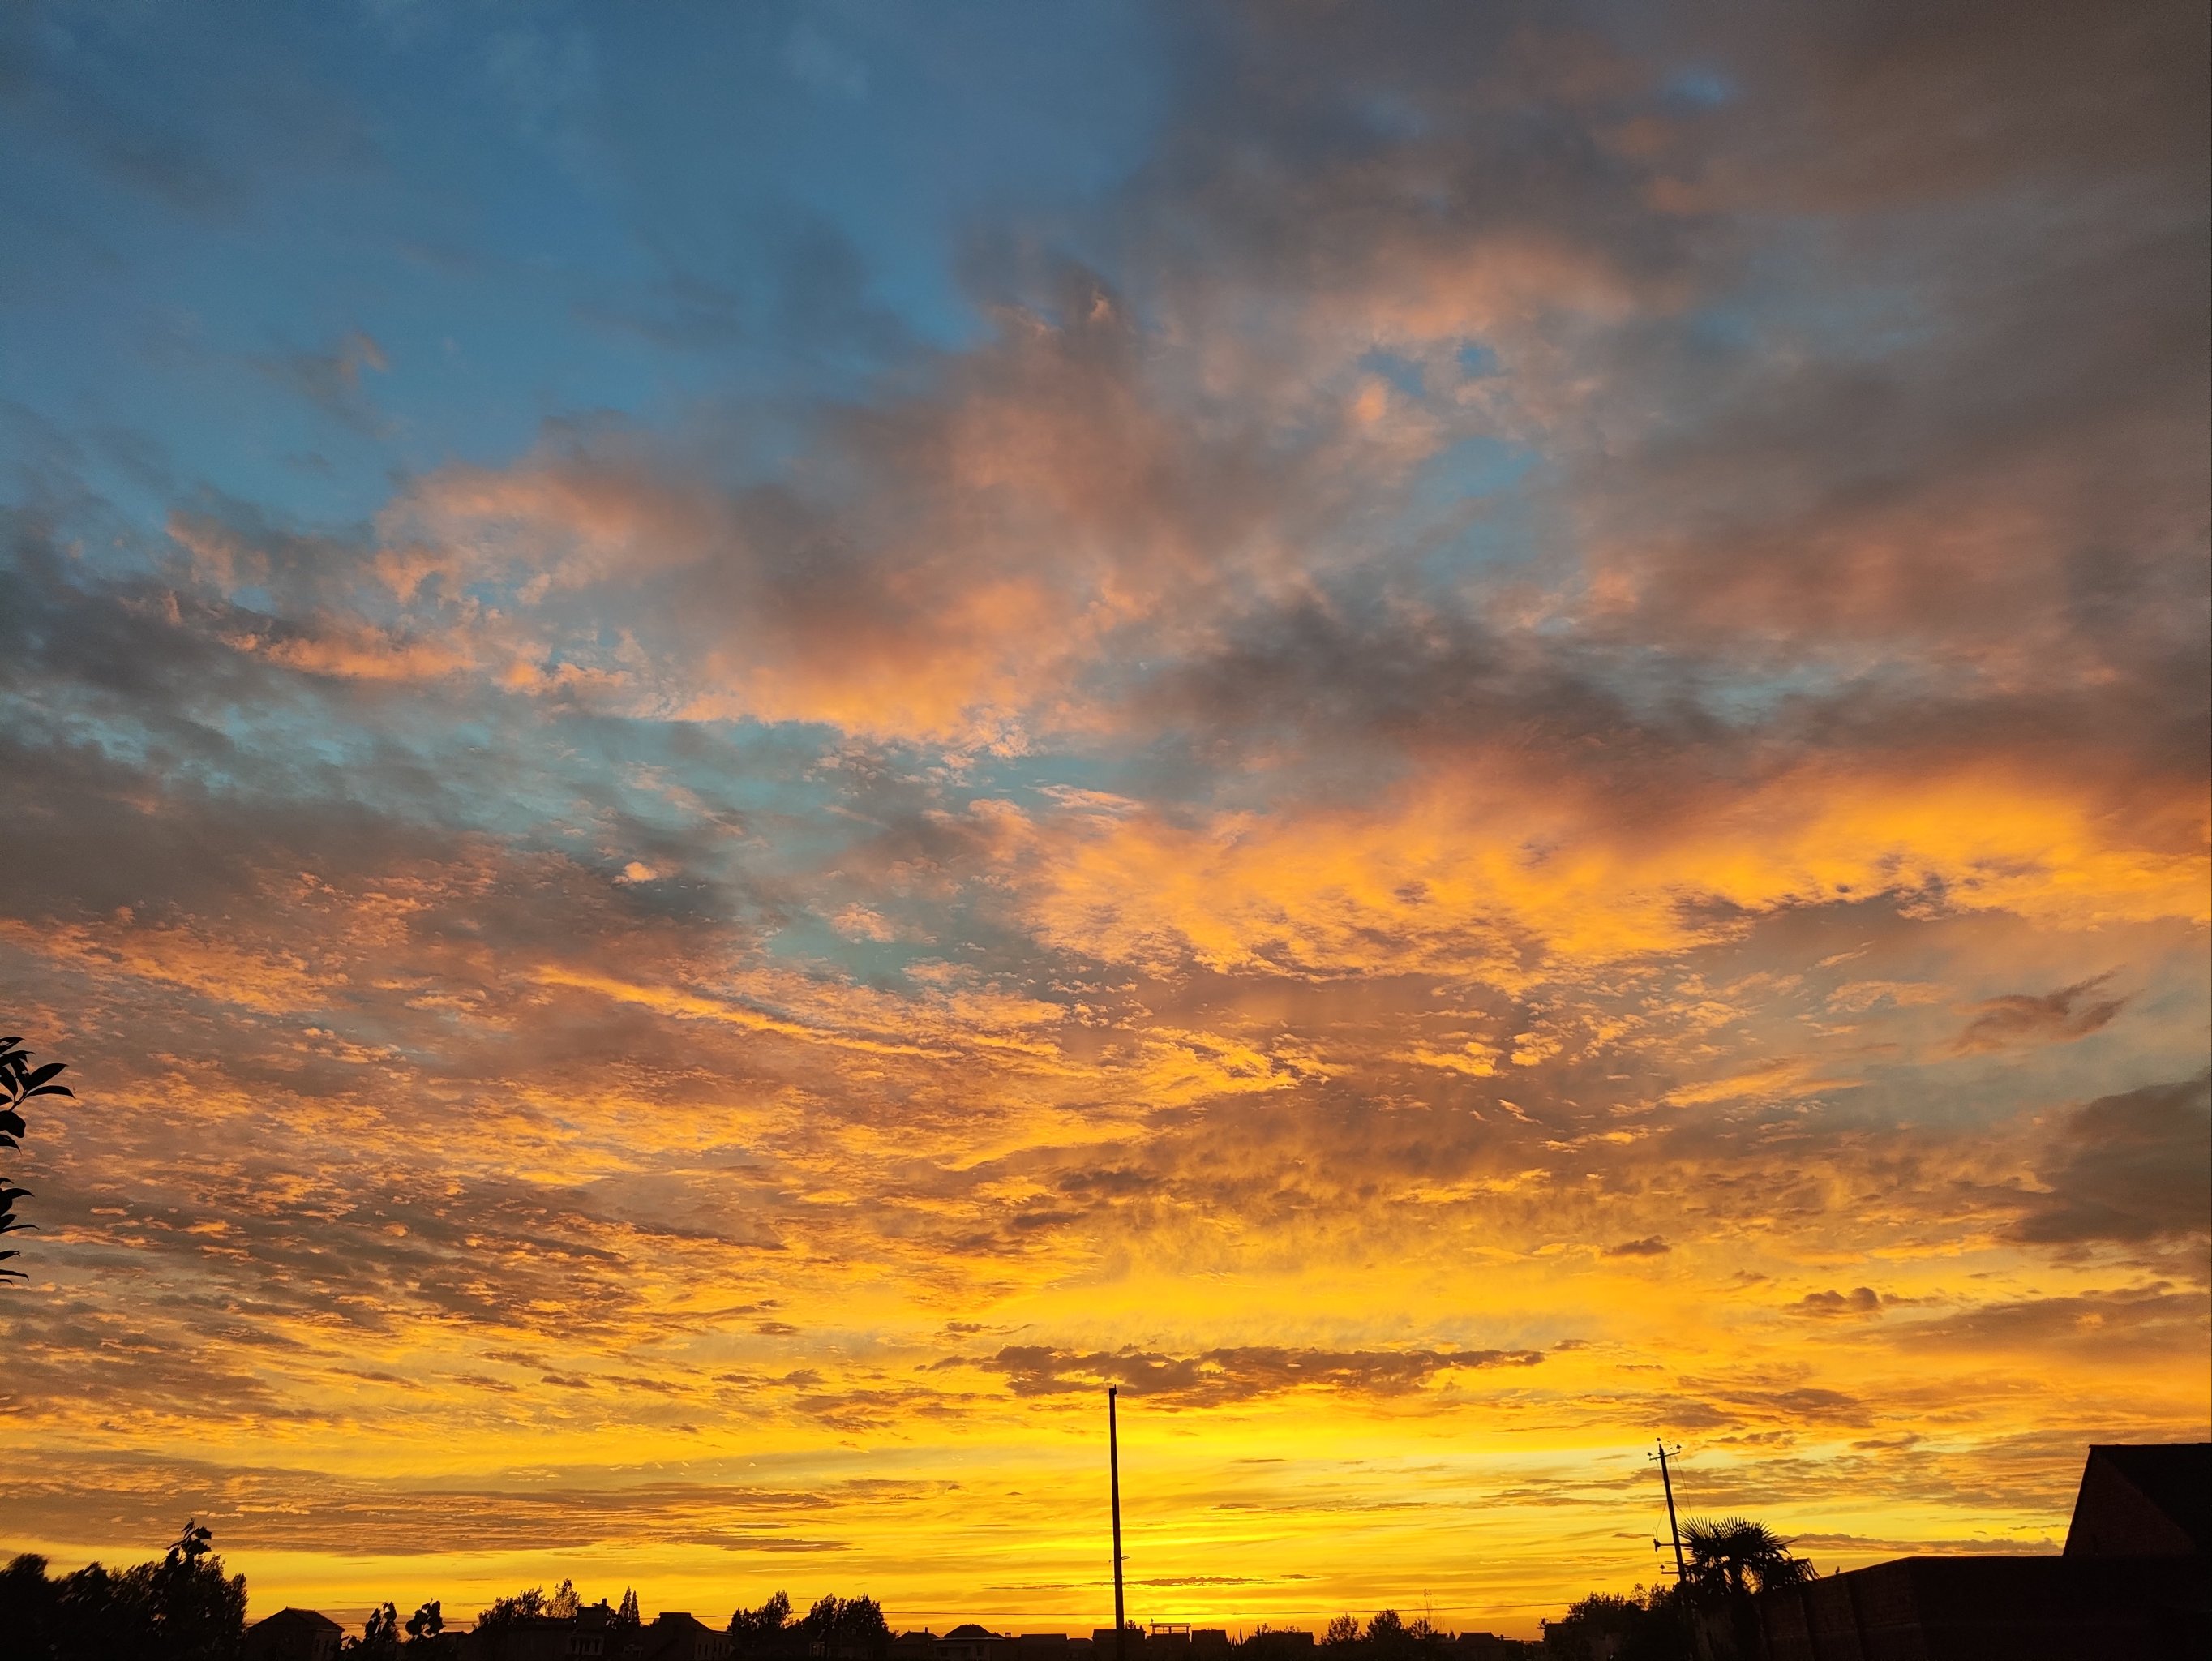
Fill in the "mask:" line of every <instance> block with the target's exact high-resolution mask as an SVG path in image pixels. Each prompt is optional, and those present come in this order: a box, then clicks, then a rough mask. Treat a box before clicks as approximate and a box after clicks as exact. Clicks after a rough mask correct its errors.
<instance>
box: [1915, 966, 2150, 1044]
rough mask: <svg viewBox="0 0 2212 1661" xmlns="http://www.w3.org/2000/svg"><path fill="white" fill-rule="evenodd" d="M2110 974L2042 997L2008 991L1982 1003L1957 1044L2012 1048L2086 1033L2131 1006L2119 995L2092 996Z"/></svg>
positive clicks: (2103, 1025) (2104, 1025)
mask: <svg viewBox="0 0 2212 1661" xmlns="http://www.w3.org/2000/svg"><path fill="white" fill-rule="evenodd" d="M2110 979H2112V977H2111V976H2110V975H2099V976H2096V977H2094V978H2093V979H2090V980H2086V981H2077V982H2075V983H2074V984H2073V985H2072V986H2062V987H2060V988H2059V989H2058V990H2057V991H2056V992H2046V993H2045V994H2044V995H2042V996H2040V997H2036V996H2033V995H2029V994H2027V993H2024V992H2014V993H2008V994H2007V995H2005V996H2003V997H2002V998H1991V999H1990V1000H1989V1001H1987V1002H1985V1003H1984V1004H1983V1005H1982V1007H1981V1008H1980V1010H1979V1011H1978V1013H1976V1014H1975V1016H1974V1019H1972V1020H1971V1021H1969V1022H1967V1023H1966V1031H1963V1032H1961V1033H1960V1035H1959V1037H1958V1042H1957V1045H1956V1048H1957V1049H1958V1050H1960V1052H1961V1053H1962V1054H1972V1053H1973V1052H1975V1051H1977V1050H2010V1049H2014V1048H2016V1047H2018V1046H2021V1045H2025V1044H2038V1043H2067V1042H2069V1041H2070V1040H2072V1039H2075V1038H2086V1037H2088V1036H2089V1034H2091V1033H2092V1032H2095V1031H2100V1030H2102V1029H2103V1028H2104V1027H2106V1026H2107V1025H2110V1024H2111V1022H2112V1018H2113V1017H2114V1016H2115V1015H2117V1014H2118V1013H2120V1011H2121V1010H2123V1009H2124V1008H2125V1007H2127V1002H2128V1001H2127V1000H2126V999H2125V998H2124V997H2120V998H2094V997H2092V996H2091V994H2092V993H2093V992H2095V991H2096V990H2097V989H2099V988H2100V987H2102V986H2103V985H2104V984H2105V983H2106V981H2108V980H2110Z"/></svg>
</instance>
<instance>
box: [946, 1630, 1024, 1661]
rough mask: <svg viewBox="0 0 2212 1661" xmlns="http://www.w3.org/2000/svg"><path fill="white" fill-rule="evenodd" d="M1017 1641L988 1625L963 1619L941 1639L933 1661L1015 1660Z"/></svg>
mask: <svg viewBox="0 0 2212 1661" xmlns="http://www.w3.org/2000/svg"><path fill="white" fill-rule="evenodd" d="M1016 1647H1017V1646H1016V1643H1015V1640H1012V1639H1011V1638H1006V1637H1003V1636H1001V1635H1000V1634H998V1633H995V1632H993V1631H991V1630H990V1629H989V1628H987V1627H981V1626H978V1625H977V1624H976V1623H975V1621H962V1622H961V1623H960V1624H959V1625H958V1626H957V1627H955V1628H952V1630H951V1632H948V1633H946V1634H945V1636H944V1637H942V1638H940V1639H939V1640H937V1643H936V1645H935V1646H934V1647H933V1649H932V1651H931V1656H932V1661H1014V1657H1015V1654H1016Z"/></svg>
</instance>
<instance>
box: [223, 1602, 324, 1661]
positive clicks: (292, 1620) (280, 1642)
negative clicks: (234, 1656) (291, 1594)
mask: <svg viewBox="0 0 2212 1661" xmlns="http://www.w3.org/2000/svg"><path fill="white" fill-rule="evenodd" d="M344 1636H345V1628H343V1627H341V1626H340V1625H338V1623H337V1621H333V1620H331V1617H330V1616H329V1615H324V1614H321V1613H320V1612H319V1611H317V1610H315V1609H279V1610H277V1611H276V1614H274V1615H270V1616H269V1617H268V1618H267V1619H266V1620H262V1621H255V1622H254V1623H253V1624H252V1626H250V1627H248V1628H246V1641H245V1643H244V1645H243V1646H241V1647H240V1651H239V1653H240V1655H241V1656H243V1657H244V1658H245V1661H332V1658H333V1657H335V1656H336V1655H337V1652H338V1642H339V1640H341V1639H343V1637H344Z"/></svg>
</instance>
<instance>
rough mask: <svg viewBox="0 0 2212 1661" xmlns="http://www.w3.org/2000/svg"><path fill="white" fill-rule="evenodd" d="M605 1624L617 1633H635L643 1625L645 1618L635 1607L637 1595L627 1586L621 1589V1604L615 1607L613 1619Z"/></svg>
mask: <svg viewBox="0 0 2212 1661" xmlns="http://www.w3.org/2000/svg"><path fill="white" fill-rule="evenodd" d="M607 1624H608V1625H609V1626H610V1627H611V1628H613V1629H614V1630H615V1631H617V1632H635V1631H637V1630H638V1629H639V1628H641V1627H642V1626H644V1625H645V1616H644V1615H643V1614H642V1613H641V1611H640V1610H639V1609H638V1607H637V1594H636V1593H635V1591H631V1590H630V1589H629V1587H628V1586H624V1587H623V1595H622V1602H621V1603H617V1604H616V1605H615V1618H614V1619H613V1620H612V1621H609V1622H608V1623H607Z"/></svg>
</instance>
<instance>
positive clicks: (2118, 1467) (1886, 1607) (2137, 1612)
mask: <svg viewBox="0 0 2212 1661" xmlns="http://www.w3.org/2000/svg"><path fill="white" fill-rule="evenodd" d="M2208 1475H2212V1444H2207V1443H2202V1442H2196V1443H2178V1444H2172V1445H2165V1446H2145V1447H2126V1446H2098V1447H2093V1448H2092V1449H2091V1450H2090V1451H2089V1457H2088V1462H2087V1466H2086V1467H2085V1469H2083V1471H2082V1474H2081V1489H2080V1491H2079V1493H2078V1494H2076V1495H2075V1502H2074V1521H2073V1526H2072V1527H2071V1528H2070V1529H2069V1530H2068V1533H2067V1536H2066V1550H2065V1552H2064V1554H2063V1555H2042V1556H2002V1557H1998V1556H1987V1557H1901V1558H1899V1559H1897V1560H1896V1561H1893V1562H1888V1563H1876V1564H1874V1565H1873V1566H1871V1567H1867V1568H1863V1569H1852V1570H1850V1572H1848V1573H1843V1574H1837V1575H1831V1576H1829V1577H1828V1578H1826V1579H1820V1580H1813V1581H1808V1582H1807V1583H1806V1584H1804V1585H1797V1586H1786V1587H1778V1588H1776V1589H1775V1590H1773V1591H1765V1592H1761V1593H1760V1594H1759V1596H1758V1597H1756V1598H1754V1599H1753V1600H1752V1604H1751V1613H1752V1615H1753V1620H1752V1622H1751V1630H1749V1631H1748V1632H1747V1633H1742V1634H1740V1641H1739V1642H1738V1643H1737V1645H1736V1648H1737V1649H1738V1650H1739V1652H1747V1653H1745V1654H1744V1661H1751V1656H1752V1655H1754V1654H1755V1655H1756V1656H1758V1657H1759V1661H1873V1658H1876V1657H1882V1658H1887V1657H1899V1658H1906V1657H1909V1658H1911V1661H1984V1658H1999V1657H2002V1658H2004V1661H2165V1658H2172V1661H2203V1658H2204V1657H2205V1656H2207V1655H2212V1566H2208V1561H2207V1557H2206V1553H2205V1532H2206V1522H2207V1511H2208V1508H2212V1497H2208V1484H2207V1481H2206V1479H2207V1476H2208ZM1707 1632H1708V1634H1709V1636H1711V1637H1714V1638H1718V1639H1725V1638H1727V1637H1728V1636H1729V1634H1724V1633H1722V1632H1719V1631H1717V1629H1716V1628H1715V1627H1714V1625H1713V1623H1711V1622H1710V1621H1709V1622H1708V1623H1707ZM1754 1646H1755V1647H1754Z"/></svg>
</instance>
